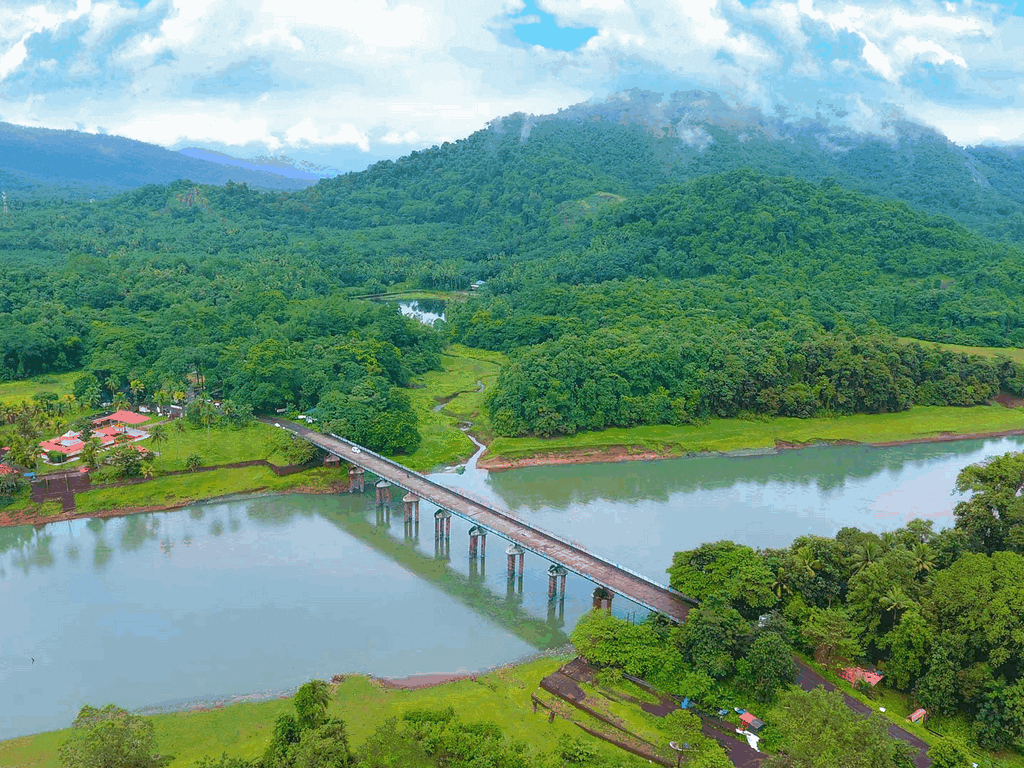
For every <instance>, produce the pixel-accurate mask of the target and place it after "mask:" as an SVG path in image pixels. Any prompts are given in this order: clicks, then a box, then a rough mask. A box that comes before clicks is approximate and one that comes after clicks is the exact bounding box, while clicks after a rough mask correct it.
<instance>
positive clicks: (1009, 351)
mask: <svg viewBox="0 0 1024 768" xmlns="http://www.w3.org/2000/svg"><path fill="white" fill-rule="evenodd" d="M900 341H902V342H905V343H907V344H920V345H921V346H922V347H930V348H933V349H934V348H936V347H938V348H941V349H948V350H949V351H950V352H962V353H963V354H965V355H980V356H981V357H996V356H997V355H1003V356H1005V357H1008V358H1010V359H1011V360H1013V361H1014V362H1015V363H1024V349H1019V348H1017V347H965V346H963V345H962V344H942V343H941V342H937V341H922V340H921V339H911V338H907V337H901V338H900Z"/></svg>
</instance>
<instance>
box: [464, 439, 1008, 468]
mask: <svg viewBox="0 0 1024 768" xmlns="http://www.w3.org/2000/svg"><path fill="white" fill-rule="evenodd" d="M1021 435H1024V429H1004V430H999V431H996V432H974V433H969V434H960V433H951V432H950V433H943V434H941V435H928V436H926V437H915V438H910V439H907V440H887V441H881V442H871V443H861V442H858V441H856V440H813V441H811V442H808V443H793V442H787V441H785V440H776V441H775V446H774V447H771V448H749V449H740V450H736V451H687V452H679V453H672V452H668V453H658V452H656V451H649V450H636V451H631V450H630V449H629V447H628V446H625V445H615V446H607V447H602V448H580V449H578V450H573V451H552V452H550V453H544V454H540V455H537V456H529V457H524V458H521V459H507V458H504V457H500V456H498V457H491V458H488V457H487V454H486V453H484V455H483V456H482V457H480V459H479V460H478V461H477V466H478V467H479V468H480V469H486V470H488V471H489V472H503V471H505V470H509V469H522V468H524V467H545V466H549V465H557V464H599V463H609V462H620V461H656V460H660V459H683V458H690V457H697V456H736V457H741V456H757V455H771V454H774V453H778V452H780V451H794V450H800V449H802V448H812V447H816V446H843V445H866V446H868V447H871V448H893V447H896V446H900V445H914V444H916V443H950V442H954V441H957V440H986V439H992V438H999V437H1017V436H1021Z"/></svg>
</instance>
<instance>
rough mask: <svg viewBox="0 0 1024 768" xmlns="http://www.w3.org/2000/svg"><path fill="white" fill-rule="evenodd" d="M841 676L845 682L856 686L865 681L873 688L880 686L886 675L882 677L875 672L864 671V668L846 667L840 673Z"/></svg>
mask: <svg viewBox="0 0 1024 768" xmlns="http://www.w3.org/2000/svg"><path fill="white" fill-rule="evenodd" d="M839 676H840V677H841V678H843V679H844V680H846V681H848V682H850V683H852V684H853V685H856V684H857V682H858V681H860V680H863V681H864V682H866V683H867V684H868V685H870V686H871V687H872V688H874V687H875V686H876V685H878V684H879V683H880V682H881V681H882V678H883V677H885V675H881V674H879V673H878V672H876V671H875V670H872V669H864V668H863V667H846V668H845V669H843V670H841V671H840V672H839Z"/></svg>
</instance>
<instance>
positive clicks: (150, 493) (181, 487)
mask: <svg viewBox="0 0 1024 768" xmlns="http://www.w3.org/2000/svg"><path fill="white" fill-rule="evenodd" d="M331 480H338V481H340V482H348V474H347V473H346V472H345V471H343V470H339V469H327V468H323V467H321V468H317V469H312V470H309V471H308V472H299V473H297V474H294V475H288V476H287V477H278V476H277V475H275V474H274V473H273V472H271V471H270V469H269V468H268V467H245V468H243V469H215V470H213V471H211V472H196V473H195V474H188V475H174V476H172V477H158V478H156V479H154V480H151V481H150V482H147V483H139V484H138V485H130V486H127V487H120V488H107V489H99V490H95V491H86V492H85V493H80V494H78V495H77V496H76V497H75V504H76V506H77V508H78V511H79V512H80V513H82V514H95V513H98V512H108V511H113V510H118V509H139V508H143V507H168V506H180V505H183V504H191V503H193V502H197V501H203V500H206V499H215V498H218V497H221V496H230V495H233V494H237V493H249V492H253V491H267V492H273V491H278V492H280V491H289V490H293V489H296V488H310V489H311V490H325V489H327V488H328V487H329V486H330V482H331Z"/></svg>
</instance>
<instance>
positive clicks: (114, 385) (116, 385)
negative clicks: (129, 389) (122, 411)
mask: <svg viewBox="0 0 1024 768" xmlns="http://www.w3.org/2000/svg"><path fill="white" fill-rule="evenodd" d="M103 386H105V387H106V388H107V389H109V390H110V399H111V401H113V399H114V395H115V394H117V390H119V389H120V388H121V379H120V378H118V377H117V376H115V375H114V374H110V375H109V376H107V380H106V381H104V382H103Z"/></svg>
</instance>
